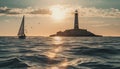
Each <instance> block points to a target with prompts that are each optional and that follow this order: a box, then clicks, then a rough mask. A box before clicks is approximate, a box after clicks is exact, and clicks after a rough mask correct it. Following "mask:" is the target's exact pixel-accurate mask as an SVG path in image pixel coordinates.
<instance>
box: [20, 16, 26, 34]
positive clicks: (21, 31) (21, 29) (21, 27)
mask: <svg viewBox="0 0 120 69" xmlns="http://www.w3.org/2000/svg"><path fill="white" fill-rule="evenodd" d="M24 18H25V16H23V18H22V23H21V26H20V29H19V32H18V36H25V33H24V22H25V20H24Z"/></svg>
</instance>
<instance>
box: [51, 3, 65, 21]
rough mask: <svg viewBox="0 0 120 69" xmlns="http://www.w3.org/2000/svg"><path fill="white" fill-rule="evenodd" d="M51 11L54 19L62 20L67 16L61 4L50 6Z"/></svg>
mask: <svg viewBox="0 0 120 69" xmlns="http://www.w3.org/2000/svg"><path fill="white" fill-rule="evenodd" d="M50 10H51V12H52V15H51V17H52V18H53V19H56V20H62V19H64V18H65V17H66V16H65V15H66V10H65V8H64V7H63V6H61V5H55V6H52V7H51V8H50Z"/></svg>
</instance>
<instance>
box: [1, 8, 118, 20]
mask: <svg viewBox="0 0 120 69" xmlns="http://www.w3.org/2000/svg"><path fill="white" fill-rule="evenodd" d="M74 8H77V9H78V11H79V16H80V17H114V18H120V10H119V9H115V8H110V9H101V8H95V7H80V6H78V7H70V6H67V7H65V9H67V11H68V12H67V13H66V14H69V13H72V14H73V13H74V11H75V9H74ZM20 14H28V15H51V14H52V12H51V10H50V9H49V8H48V9H46V8H44V9H40V8H39V9H38V8H31V7H28V8H8V7H0V16H1V15H20Z"/></svg>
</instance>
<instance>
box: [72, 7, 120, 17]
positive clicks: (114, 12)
mask: <svg viewBox="0 0 120 69" xmlns="http://www.w3.org/2000/svg"><path fill="white" fill-rule="evenodd" d="M74 10H75V9H73V11H74ZM78 11H79V15H80V16H81V17H116V18H120V10H119V9H115V8H110V9H101V8H95V7H89V8H88V7H78Z"/></svg>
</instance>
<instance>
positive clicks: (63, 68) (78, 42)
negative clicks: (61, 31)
mask: <svg viewBox="0 0 120 69" xmlns="http://www.w3.org/2000/svg"><path fill="white" fill-rule="evenodd" d="M0 69H120V37H27V38H26V39H18V38H17V37H0Z"/></svg>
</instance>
